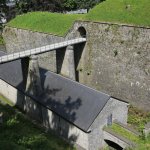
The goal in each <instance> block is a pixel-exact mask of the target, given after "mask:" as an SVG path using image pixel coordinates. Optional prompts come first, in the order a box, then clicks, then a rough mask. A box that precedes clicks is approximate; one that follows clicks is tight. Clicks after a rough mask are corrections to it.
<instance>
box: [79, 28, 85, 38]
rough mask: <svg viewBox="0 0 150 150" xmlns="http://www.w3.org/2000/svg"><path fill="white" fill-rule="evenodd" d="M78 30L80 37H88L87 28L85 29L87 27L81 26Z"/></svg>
mask: <svg viewBox="0 0 150 150" xmlns="http://www.w3.org/2000/svg"><path fill="white" fill-rule="evenodd" d="M78 32H79V36H80V37H83V38H86V30H85V28H84V27H82V26H81V27H79V28H78Z"/></svg>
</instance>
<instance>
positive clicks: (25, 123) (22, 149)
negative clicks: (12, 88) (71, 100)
mask: <svg viewBox="0 0 150 150" xmlns="http://www.w3.org/2000/svg"><path fill="white" fill-rule="evenodd" d="M0 99H1V100H2V99H3V101H4V102H8V100H7V99H6V98H4V97H3V96H0ZM1 112H3V120H4V122H3V124H2V125H1V124H0V149H1V150H2V149H5V150H10V149H11V150H27V149H28V150H29V149H30V150H42V149H43V150H73V149H74V148H72V147H70V146H69V145H68V144H66V143H65V142H64V141H62V140H61V139H59V138H58V137H56V136H55V135H53V134H51V133H49V134H47V133H44V132H43V129H41V128H38V127H37V126H36V125H34V124H32V123H31V122H30V121H29V120H28V119H26V118H25V117H24V116H23V115H22V113H20V112H19V111H18V110H17V109H16V108H15V107H12V106H11V107H10V106H9V105H8V104H2V103H1V102H0V113H1Z"/></svg>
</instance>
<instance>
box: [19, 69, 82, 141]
mask: <svg viewBox="0 0 150 150" xmlns="http://www.w3.org/2000/svg"><path fill="white" fill-rule="evenodd" d="M24 71H25V70H24ZM46 73H47V71H46V70H45V69H43V68H41V69H40V75H41V76H40V77H41V83H42V89H43V92H42V93H41V94H39V95H32V93H30V92H25V83H26V78H27V76H24V80H23V81H22V82H21V83H20V84H18V86H17V87H16V88H17V89H18V93H17V101H16V106H17V107H19V109H21V110H22V111H23V112H24V113H25V114H26V115H27V116H29V117H30V118H31V119H32V120H36V121H37V122H38V123H39V124H40V125H42V126H44V127H45V128H46V130H47V131H50V132H54V133H55V134H57V135H59V136H61V137H63V138H64V139H65V140H67V141H68V142H69V143H72V144H73V143H75V141H76V140H77V138H78V134H76V133H75V132H72V131H71V130H73V128H76V127H75V126H74V122H75V121H76V119H77V114H76V111H77V110H78V109H79V108H80V107H81V105H82V100H81V99H80V98H77V99H75V100H73V99H72V96H71V95H68V97H67V98H66V99H62V97H63V95H62V97H61V94H63V93H62V89H61V88H59V87H58V88H50V87H49V86H47V87H44V83H45V81H46ZM31 75H32V74H31ZM31 78H32V77H31ZM28 87H29V88H28V90H32V88H33V85H32V84H31V85H29V86H28ZM60 92H61V94H60ZM57 95H60V96H57Z"/></svg>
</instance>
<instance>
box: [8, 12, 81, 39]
mask: <svg viewBox="0 0 150 150" xmlns="http://www.w3.org/2000/svg"><path fill="white" fill-rule="evenodd" d="M82 16H83V15H71V14H58V13H49V12H32V13H27V14H24V15H21V16H17V17H16V18H15V19H13V20H12V21H10V22H9V23H8V25H9V26H12V27H17V28H23V29H30V30H33V31H39V32H44V33H52V34H56V35H60V36H63V35H65V34H66V33H67V31H68V30H69V29H70V28H71V26H72V25H73V23H74V21H75V20H77V19H80V18H82Z"/></svg>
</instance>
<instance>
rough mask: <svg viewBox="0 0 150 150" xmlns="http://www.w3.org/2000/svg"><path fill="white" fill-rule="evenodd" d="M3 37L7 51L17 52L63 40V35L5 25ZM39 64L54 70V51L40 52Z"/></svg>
mask: <svg viewBox="0 0 150 150" xmlns="http://www.w3.org/2000/svg"><path fill="white" fill-rule="evenodd" d="M3 38H4V40H5V41H6V51H7V53H13V52H19V51H23V50H28V49H32V48H37V47H41V46H45V45H50V44H54V43H57V42H60V41H63V40H64V38H63V37H59V36H55V35H50V34H46V33H39V32H33V31H30V30H23V29H17V28H10V27H7V26H6V27H5V28H4V30H3ZM38 56H39V64H40V66H41V67H42V68H45V69H47V70H51V71H53V72H56V51H51V52H47V53H44V54H40V55H38Z"/></svg>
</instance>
